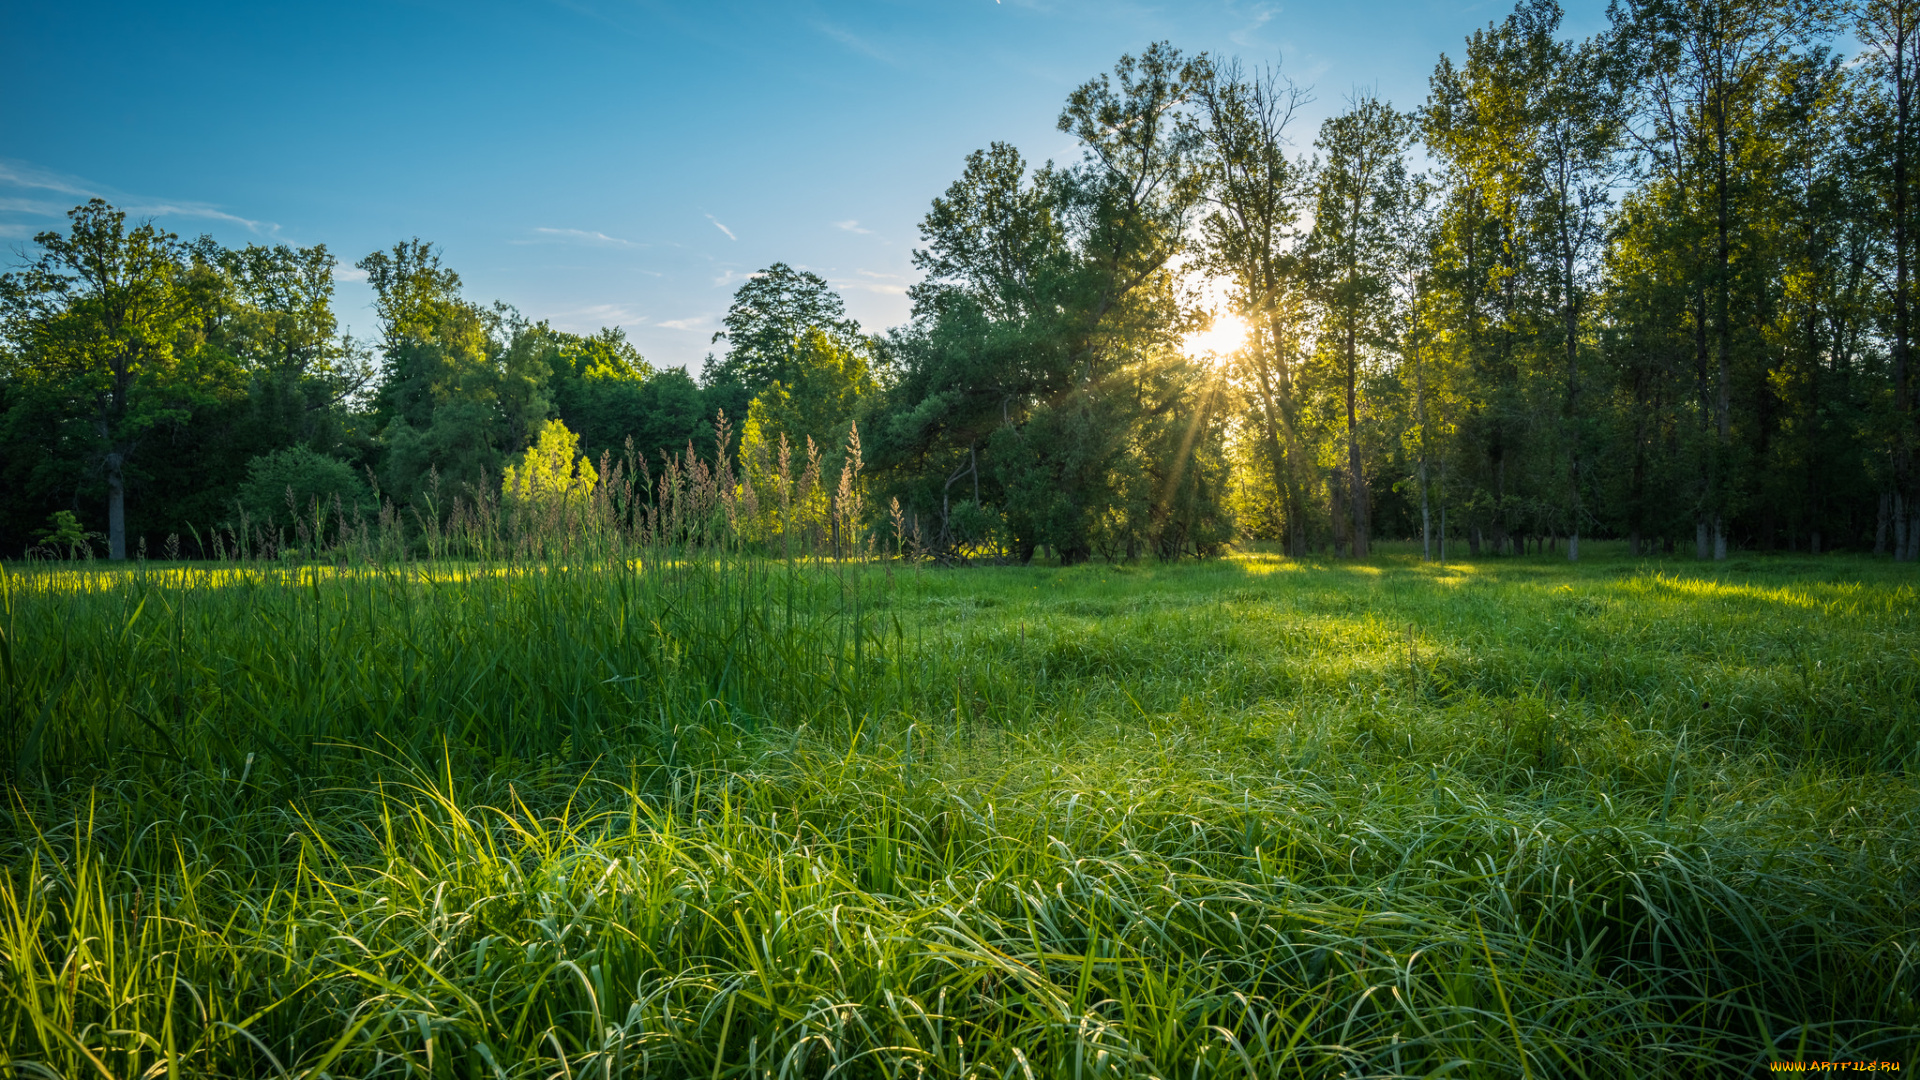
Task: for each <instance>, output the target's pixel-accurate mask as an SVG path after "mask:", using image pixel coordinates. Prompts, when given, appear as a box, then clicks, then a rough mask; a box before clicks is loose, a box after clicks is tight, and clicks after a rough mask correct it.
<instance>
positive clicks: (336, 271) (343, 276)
mask: <svg viewBox="0 0 1920 1080" xmlns="http://www.w3.org/2000/svg"><path fill="white" fill-rule="evenodd" d="M333 280H335V281H365V280H367V272H366V271H365V270H362V269H360V268H359V267H357V266H347V265H345V264H341V263H336V264H335V265H334V268H333Z"/></svg>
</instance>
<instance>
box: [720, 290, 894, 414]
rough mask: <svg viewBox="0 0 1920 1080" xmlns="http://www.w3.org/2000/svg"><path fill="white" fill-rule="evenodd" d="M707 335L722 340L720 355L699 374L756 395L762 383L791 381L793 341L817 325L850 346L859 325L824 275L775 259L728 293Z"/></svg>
mask: <svg viewBox="0 0 1920 1080" xmlns="http://www.w3.org/2000/svg"><path fill="white" fill-rule="evenodd" d="M723 325H724V327H725V329H722V330H720V331H718V332H716V333H715V334H714V335H713V340H714V342H715V343H718V342H721V341H725V342H726V343H727V355H726V359H725V360H723V361H721V362H720V363H719V364H717V365H715V366H714V367H713V368H712V369H711V370H709V371H707V372H705V373H704V374H705V376H706V381H707V382H708V384H710V385H719V384H722V383H738V384H739V385H740V386H742V387H744V388H746V390H747V391H749V394H750V395H751V394H757V393H759V392H760V390H761V389H762V388H763V387H765V386H766V385H767V384H768V383H771V382H774V381H776V380H778V381H786V382H790V381H792V379H793V366H794V363H795V359H796V358H795V356H794V352H793V348H794V342H795V341H797V340H799V339H800V338H801V337H802V335H804V334H805V333H806V332H807V331H808V330H812V329H818V330H821V331H823V332H825V333H827V334H829V335H833V336H836V337H838V338H839V339H841V341H842V342H843V343H844V344H846V345H848V346H853V345H856V344H857V343H859V342H860V341H861V340H862V338H861V333H860V324H859V323H856V322H854V321H853V320H852V319H849V318H847V305H846V302H845V301H844V300H842V299H840V294H838V293H836V292H834V291H833V289H832V287H831V286H829V285H828V284H827V282H826V279H825V278H823V277H821V276H820V275H818V274H816V273H813V272H812V271H810V270H795V269H794V268H793V267H791V266H788V265H787V264H786V263H783V262H777V263H774V264H773V265H772V266H769V267H767V268H766V269H765V270H762V271H760V272H759V273H757V274H754V275H753V276H751V277H749V278H748V279H747V281H746V283H745V284H743V285H741V286H740V288H739V290H738V291H736V292H735V293H734V294H733V303H732V304H731V305H730V306H729V307H728V308H727V315H726V318H725V320H724V321H723Z"/></svg>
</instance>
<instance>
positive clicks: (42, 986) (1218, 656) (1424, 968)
mask: <svg viewBox="0 0 1920 1080" xmlns="http://www.w3.org/2000/svg"><path fill="white" fill-rule="evenodd" d="M1598 547H1599V548H1600V550H1598V551H1590V556H1589V559H1588V561H1586V562H1584V563H1582V564H1581V565H1580V566H1578V567H1570V566H1569V565H1567V564H1566V563H1565V562H1564V561H1562V560H1558V559H1555V558H1552V557H1540V558H1518V559H1513V558H1509V559H1500V560H1489V561H1483V562H1475V563H1471V564H1468V563H1455V564H1451V565H1447V566H1444V567H1441V566H1433V565H1423V564H1421V563H1420V562H1418V561H1417V560H1416V559H1414V558H1413V557H1412V556H1411V555H1409V554H1406V553H1404V552H1402V553H1393V552H1391V551H1389V553H1388V554H1385V555H1383V556H1381V557H1379V558H1377V559H1375V560H1373V561H1372V562H1371V563H1368V564H1365V565H1355V564H1349V563H1343V562H1331V561H1329V562H1313V561H1306V562H1295V561H1289V560H1283V559H1279V558H1275V557H1268V556H1262V555H1243V556H1239V557H1235V558H1230V559H1226V560H1221V561H1216V562H1210V563H1203V564H1191V563H1189V564H1182V565H1174V566H1159V565H1143V566H1101V565H1091V566H1079V567H1073V568H1070V569H1060V568H1051V567H1038V566H1036V567H1030V568H1024V569H1013V568H1007V569H973V570H934V569H927V568H921V569H913V568H907V567H902V566H895V567H892V568H889V567H886V566H883V565H873V566H853V567H848V566H833V565H819V564H816V565H811V566H809V565H785V564H780V563H767V562H757V561H753V560H748V559H683V560H679V561H675V560H671V559H667V560H659V561H655V560H652V559H647V560H644V561H641V562H622V563H619V564H602V565H586V566H573V567H568V566H564V565H560V564H558V563H529V564H500V565H482V564H439V565H420V564H407V565H399V566H389V567H385V568H378V567H371V568H360V569H343V568H331V567H328V568H313V567H309V568H305V569H288V568H285V567H283V566H277V565H273V564H247V563H240V564H225V565H224V566H222V567H221V568H219V569H185V568H181V567H177V566H176V567H161V566H158V565H154V566H147V567H140V568H134V569H129V570H125V571H118V572H111V573H110V572H107V571H104V570H97V569H84V568H83V569H73V570H69V569H62V568H60V567H58V566H42V567H27V568H14V569H12V570H10V571H9V572H8V573H7V575H6V577H5V597H4V603H5V611H4V616H3V618H0V626H4V629H5V633H6V637H5V649H4V652H3V653H0V660H3V661H4V665H3V666H4V672H3V674H4V679H5V691H4V693H5V697H4V706H3V707H4V712H3V713H0V738H3V739H4V745H0V751H4V756H5V761H4V765H3V766H0V770H3V772H4V775H5V776H6V777H7V778H8V779H7V784H6V788H5V810H4V816H3V817H0V1075H6V1076H22V1077H25V1076H57V1077H81V1076H111V1077H137V1076H283V1077H296V1076H297V1077H321V1076H336V1077H346V1076H391V1077H402V1076H418V1077H543V1078H544V1077H587V1076H596V1077H599V1076H628V1075H633V1076H643V1075H644V1076H661V1077H684V1076H697V1077H702V1078H719V1077H755V1078H760V1077H765V1078H781V1077H825V1076H828V1075H832V1076H847V1077H868V1076H871V1077H888V1078H897V1077H917V1076H942V1077H944V1076H953V1077H963V1076H977V1077H982V1078H988V1077H993V1078H998V1077H1069V1076H1070V1077H1084V1078H1091V1077H1098V1076H1161V1077H1167V1078H1169V1080H1173V1078H1175V1077H1180V1078H1186V1077H1200V1076H1242V1077H1250V1078H1264V1077H1279V1076H1292V1075H1305V1076H1361V1075H1366V1076H1386V1075H1400V1074H1407V1075H1430V1074H1434V1073H1437V1072H1440V1071H1442V1070H1450V1071H1451V1072H1452V1073H1453V1074H1455V1075H1461V1076H1580V1075H1585V1076H1626V1075H1642V1074H1646V1073H1650V1072H1651V1073H1665V1074H1678V1075H1714V1074H1718V1075H1748V1074H1754V1073H1762V1072H1766V1071H1767V1063H1768V1062H1770V1061H1823V1060H1835V1061H1872V1062H1895V1063H1902V1064H1904V1065H1905V1067H1906V1068H1908V1069H1911V1068H1915V1067H1920V1063H1916V1054H1920V783H1917V782H1916V778H1915V770H1916V768H1920V617H1917V614H1920V594H1917V592H1916V578H1915V576H1914V571H1913V570H1912V568H1911V567H1905V566H1894V565H1892V564H1889V563H1883V562H1874V561H1869V560H1866V559H1861V558H1849V557H1835V556H1826V557H1819V558H1793V557H1771V558H1753V559H1751V560H1745V561H1735V562H1732V563H1730V564H1722V565H1719V566H1710V565H1702V564H1697V563H1693V562H1691V561H1667V562H1661V561H1657V560H1653V561H1649V560H1630V559H1627V558H1625V557H1624V556H1620V555H1617V554H1609V553H1608V552H1607V551H1606V550H1605V547H1604V545H1599V546H1598Z"/></svg>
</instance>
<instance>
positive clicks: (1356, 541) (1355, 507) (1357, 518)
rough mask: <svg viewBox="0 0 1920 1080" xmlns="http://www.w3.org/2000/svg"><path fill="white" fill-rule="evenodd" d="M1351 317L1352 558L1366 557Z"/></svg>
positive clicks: (1349, 451)
mask: <svg viewBox="0 0 1920 1080" xmlns="http://www.w3.org/2000/svg"><path fill="white" fill-rule="evenodd" d="M1357 346H1358V343H1357V341H1356V340H1355V327H1354V325H1353V317H1352V316H1351V315H1349V316H1348V317H1347V470H1348V477H1349V478H1348V489H1349V490H1348V496H1349V501H1350V507H1351V509H1352V511H1353V557H1354V558H1356V559H1364V558H1366V557H1367V540H1368V539H1369V537H1368V535H1367V534H1368V528H1367V480H1366V476H1365V475H1364V474H1363V473H1362V472H1361V471H1360V415H1359V408H1358V394H1357V390H1356V384H1357V382H1358V380H1359V371H1358V367H1359V363H1360V359H1359V356H1358V354H1357Z"/></svg>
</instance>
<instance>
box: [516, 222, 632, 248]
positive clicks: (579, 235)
mask: <svg viewBox="0 0 1920 1080" xmlns="http://www.w3.org/2000/svg"><path fill="white" fill-rule="evenodd" d="M533 231H534V232H535V233H536V234H538V235H539V236H540V237H542V238H544V240H515V241H513V243H516V244H538V243H542V242H545V243H567V242H573V243H581V244H587V245H590V246H593V247H645V246H646V245H645V244H636V243H634V242H633V241H631V240H622V239H620V238H619V237H617V236H608V235H607V234H606V233H603V232H595V231H593V230H591V229H549V228H547V227H545V226H541V227H539V228H536V229H534V230H533Z"/></svg>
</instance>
